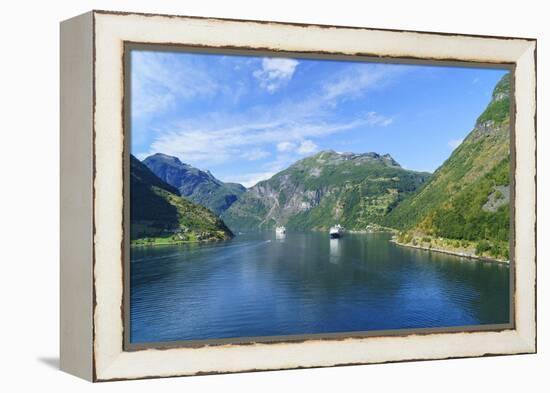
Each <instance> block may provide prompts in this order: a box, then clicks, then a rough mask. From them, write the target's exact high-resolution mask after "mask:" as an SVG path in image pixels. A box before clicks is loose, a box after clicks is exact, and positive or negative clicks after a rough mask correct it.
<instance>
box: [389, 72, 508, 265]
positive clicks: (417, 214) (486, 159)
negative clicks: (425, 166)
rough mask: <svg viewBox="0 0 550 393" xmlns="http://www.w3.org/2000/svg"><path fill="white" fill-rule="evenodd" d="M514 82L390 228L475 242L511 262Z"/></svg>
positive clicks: (392, 216)
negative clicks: (510, 192) (510, 208)
mask: <svg viewBox="0 0 550 393" xmlns="http://www.w3.org/2000/svg"><path fill="white" fill-rule="evenodd" d="M509 78H510V76H509V74H507V75H505V76H504V77H503V78H502V80H501V81H500V82H499V83H498V84H497V86H496V87H495V89H494V92H493V96H492V100H491V102H490V103H489V105H488V106H487V108H486V110H485V111H484V112H483V113H482V114H481V115H480V116H479V118H478V120H477V122H476V124H475V127H474V129H473V130H472V131H471V132H470V134H469V135H468V136H467V137H466V138H465V139H464V141H463V142H462V144H461V145H460V146H459V147H458V148H457V149H455V151H454V152H453V153H452V154H451V156H450V157H449V159H447V161H445V163H443V165H442V166H441V167H439V168H438V169H437V171H436V172H435V173H434V174H433V176H432V177H431V178H430V180H429V181H428V182H426V184H425V185H424V186H423V187H422V188H421V189H420V190H419V191H418V193H416V194H415V195H414V196H413V197H411V198H409V199H407V200H405V201H403V202H402V203H401V204H399V205H398V206H397V207H396V208H395V209H393V210H392V211H391V212H390V213H389V215H388V216H387V217H386V218H385V219H384V223H385V224H386V225H389V226H392V227H395V228H400V229H403V230H406V231H408V232H409V233H408V235H407V236H408V240H410V238H411V234H413V233H416V234H422V235H428V236H434V237H443V238H447V239H456V240H465V241H466V243H464V244H465V245H466V244H468V243H467V242H468V241H473V242H477V253H478V254H479V253H482V254H483V253H485V254H487V255H490V256H495V257H501V258H505V259H507V258H508V255H507V253H508V251H507V250H508V247H507V244H506V242H507V241H508V237H509V218H510V216H509V214H510V213H509V188H510V187H509V185H510V177H509V172H510V169H509V168H510V80H509Z"/></svg>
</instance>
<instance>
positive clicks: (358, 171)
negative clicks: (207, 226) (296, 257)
mask: <svg viewBox="0 0 550 393" xmlns="http://www.w3.org/2000/svg"><path fill="white" fill-rule="evenodd" d="M428 177H429V174H428V173H420V172H414V171H409V170H406V169H403V168H401V166H400V165H399V164H398V163H397V162H396V161H395V160H394V159H393V158H392V157H391V156H390V155H389V154H386V155H379V154H377V153H364V154H354V153H337V152H335V151H322V152H320V153H317V154H315V155H313V156H311V157H307V158H305V159H303V160H300V161H298V162H296V163H294V164H293V165H291V166H290V167H288V168H287V169H285V170H283V171H281V172H279V173H277V174H276V175H274V176H273V177H272V178H270V179H269V180H265V181H262V182H259V183H258V184H256V185H255V186H254V187H251V188H249V189H248V190H247V191H246V192H245V193H244V194H242V195H241V197H240V198H239V200H238V201H237V202H235V203H234V204H233V205H232V206H231V207H230V208H229V209H227V210H226V211H225V212H224V213H223V215H222V218H223V220H224V221H225V222H226V223H227V225H228V226H229V227H230V228H233V229H243V230H257V229H268V228H272V227H273V226H275V225H280V224H284V225H286V226H287V227H288V228H290V229H300V230H306V229H326V228H328V227H329V226H331V225H334V224H335V223H340V224H342V225H344V226H345V227H346V228H348V229H357V230H360V229H365V228H366V227H367V226H368V225H369V224H371V223H376V222H379V221H380V220H381V218H382V217H384V215H385V214H386V213H387V212H388V211H389V210H391V208H392V207H393V206H394V205H396V204H397V203H399V202H400V201H401V200H402V199H404V198H405V197H406V196H407V195H409V194H410V193H412V192H414V191H415V190H416V189H417V188H418V187H419V186H420V185H422V184H423V183H424V182H425V181H426V179H427V178H428Z"/></svg>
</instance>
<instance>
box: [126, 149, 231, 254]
mask: <svg viewBox="0 0 550 393" xmlns="http://www.w3.org/2000/svg"><path fill="white" fill-rule="evenodd" d="M130 198H131V203H130V239H131V242H132V244H134V245H136V244H171V243H179V242H196V241H213V240H227V239H230V238H231V237H232V236H233V234H232V232H231V231H230V230H229V228H227V227H226V226H225V224H224V223H223V221H221V220H220V219H219V218H218V217H217V216H216V215H215V214H214V213H213V212H211V211H210V210H208V209H207V208H206V207H203V206H200V205H197V204H195V203H193V202H190V201H188V200H186V199H185V198H183V197H181V196H180V195H179V191H178V190H177V189H176V188H175V187H173V186H171V185H169V184H167V183H166V182H164V181H163V180H162V179H160V178H158V177H157V176H156V175H155V174H154V173H153V172H152V171H151V170H149V168H147V166H145V165H144V164H143V163H142V162H141V161H139V160H138V159H137V158H135V157H134V156H133V155H130Z"/></svg>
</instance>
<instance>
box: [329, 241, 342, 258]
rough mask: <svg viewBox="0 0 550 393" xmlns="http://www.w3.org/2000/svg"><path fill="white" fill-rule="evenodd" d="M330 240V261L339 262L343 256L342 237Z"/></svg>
mask: <svg viewBox="0 0 550 393" xmlns="http://www.w3.org/2000/svg"><path fill="white" fill-rule="evenodd" d="M329 242H330V254H329V255H330V258H329V260H330V263H334V264H337V263H338V262H340V257H341V256H342V243H341V242H340V239H329Z"/></svg>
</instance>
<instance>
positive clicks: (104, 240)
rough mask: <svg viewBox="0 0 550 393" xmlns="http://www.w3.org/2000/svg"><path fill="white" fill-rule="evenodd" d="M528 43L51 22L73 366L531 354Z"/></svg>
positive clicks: (170, 368)
mask: <svg viewBox="0 0 550 393" xmlns="http://www.w3.org/2000/svg"><path fill="white" fill-rule="evenodd" d="M535 92H536V40H534V39H527V38H511V37H485V36H472V35H459V34H442V33H428V32H412V31H397V30H395V31H394V30H381V29H368V28H356V27H340V26H321V25H300V24H286V23H272V22H260V21H242V20H222V19H213V18H197V17H183V16H169V15H146V14H134V13H117V12H105V11H92V12H89V13H87V14H84V15H81V16H78V17H75V18H73V19H70V20H67V21H65V22H62V24H61V332H60V334H61V368H62V369H63V370H65V371H67V372H70V373H72V374H75V375H78V376H80V377H83V378H86V379H88V380H92V381H108V380H120V379H136V378H150V377H166V376H184V375H201V374H211V373H231V372H243V371H252V370H278V369H289V368H307V367H327V366H337V365H347V364H368V363H382V362H395V361H407V360H425V359H444V358H458V357H473V356H489V355H507V354H524V353H533V352H535V351H536V306H535V304H536V301H535V300H536V245H535V234H536V233H535V232H536V166H535V163H536V100H535Z"/></svg>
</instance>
